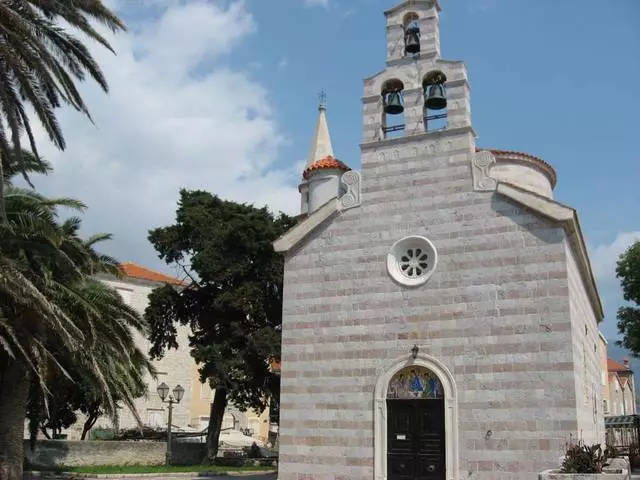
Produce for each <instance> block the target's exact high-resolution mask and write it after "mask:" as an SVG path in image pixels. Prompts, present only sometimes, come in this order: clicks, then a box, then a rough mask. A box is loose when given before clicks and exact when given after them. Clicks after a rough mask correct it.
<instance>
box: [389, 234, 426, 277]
mask: <svg viewBox="0 0 640 480" xmlns="http://www.w3.org/2000/svg"><path fill="white" fill-rule="evenodd" d="M437 262H438V254H437V252H436V249H435V247H434V246H433V244H432V243H431V242H430V241H429V240H428V239H427V238H425V237H420V236H410V237H405V238H403V239H401V240H398V241H397V242H396V243H394V244H393V246H392V247H391V251H390V252H389V254H388V255H387V271H388V272H389V275H391V277H392V278H393V279H394V280H395V281H396V282H398V283H400V284H402V285H406V286H409V287H416V286H418V285H422V284H423V283H425V282H426V281H427V280H428V279H429V277H430V276H431V275H432V274H433V272H434V270H435V268H436V264H437Z"/></svg>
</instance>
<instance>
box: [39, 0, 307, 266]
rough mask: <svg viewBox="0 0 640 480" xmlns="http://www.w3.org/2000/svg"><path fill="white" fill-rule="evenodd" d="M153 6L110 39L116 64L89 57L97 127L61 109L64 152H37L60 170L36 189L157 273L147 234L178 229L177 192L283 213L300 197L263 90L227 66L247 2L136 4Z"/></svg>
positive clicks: (244, 27)
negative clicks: (78, 206) (67, 201)
mask: <svg viewBox="0 0 640 480" xmlns="http://www.w3.org/2000/svg"><path fill="white" fill-rule="evenodd" d="M151 4H153V8H154V9H155V10H154V12H156V13H157V15H155V16H154V17H153V21H152V22H147V23H145V22H141V23H138V24H136V28H135V29H133V28H132V33H129V34H119V35H118V36H116V37H115V38H113V40H112V45H113V47H114V48H115V50H116V52H117V56H114V55H112V54H111V53H109V52H107V51H105V50H102V49H98V48H95V49H93V52H94V55H95V57H96V59H97V60H98V62H99V63H100V65H101V66H102V68H103V70H104V71H105V74H106V76H107V79H108V81H109V84H110V87H111V91H110V93H109V95H105V94H104V93H102V92H101V91H100V90H99V89H98V88H97V87H96V86H95V85H92V84H90V83H87V84H86V85H82V88H81V90H82V92H83V94H84V96H85V100H86V102H87V103H88V105H89V107H90V110H91V113H92V115H93V117H94V120H95V123H96V125H95V126H94V125H91V124H90V123H89V122H88V121H87V120H86V119H85V118H84V117H82V116H81V115H79V114H78V113H76V112H73V111H71V110H69V109H64V110H61V112H60V121H61V123H62V127H63V129H64V132H65V136H66V139H67V144H68V148H67V150H66V151H65V152H58V151H56V150H55V149H54V148H53V147H52V146H50V144H49V143H48V141H47V140H46V138H45V136H44V135H43V134H42V132H41V131H40V134H39V145H40V149H41V153H43V155H44V156H45V157H46V158H47V159H48V160H50V161H51V162H52V163H53V164H54V167H55V171H54V173H53V174H52V175H51V176H50V177H48V178H46V179H39V178H35V179H34V180H35V181H36V182H37V186H38V187H41V188H42V190H43V191H44V192H45V193H49V194H54V195H65V196H73V197H76V198H79V199H81V200H83V201H84V202H85V203H87V204H88V206H89V210H88V212H87V214H86V215H85V225H86V230H87V232H94V231H96V230H99V231H108V232H112V233H114V235H115V240H113V241H112V242H111V243H110V245H109V246H108V249H109V250H110V253H113V254H115V255H117V256H118V258H120V259H121V260H123V261H127V260H131V261H136V262H141V263H144V264H146V265H149V266H151V267H153V268H157V267H158V266H160V264H159V263H158V262H157V261H156V260H155V252H154V251H153V249H152V247H151V246H150V244H149V243H148V241H147V232H148V230H149V229H150V228H154V227H157V226H161V225H167V224H169V223H171V222H172V221H173V219H174V218H175V210H176V200H177V198H178V190H179V189H180V188H181V187H186V188H190V189H195V188H200V189H205V190H208V191H210V192H212V193H216V194H218V195H220V196H221V197H223V198H228V199H232V200H238V201H248V202H255V203H256V204H257V205H264V204H265V203H267V204H269V205H270V206H271V207H272V208H273V209H274V210H276V211H277V210H284V211H287V212H288V213H294V212H295V210H296V208H297V207H298V205H299V200H298V193H297V189H296V187H295V180H297V178H296V177H297V174H296V170H295V166H294V165H292V166H291V168H289V169H286V170H282V169H274V167H273V164H274V161H275V159H276V157H277V154H278V150H279V148H280V147H281V146H282V144H283V143H284V142H285V141H286V139H285V137H284V135H283V133H282V132H281V130H280V128H279V126H278V124H277V123H276V121H275V120H274V118H273V116H272V111H271V106H270V103H269V97H268V92H267V91H266V90H265V89H264V88H263V87H262V86H261V85H260V84H259V83H257V82H256V81H255V80H254V79H252V78H251V77H250V75H249V74H248V73H247V72H243V71H238V70H233V69H231V68H229V67H228V66H226V65H225V62H224V54H226V53H229V52H231V51H232V50H233V48H234V47H235V46H236V45H237V44H238V43H239V42H240V41H241V40H242V39H243V38H245V37H246V36H247V35H250V34H252V33H253V32H255V31H256V25H255V22H254V20H253V18H252V16H251V14H250V13H249V12H248V11H247V10H246V8H245V5H244V3H243V2H241V1H237V2H232V3H230V4H229V5H228V6H227V7H226V8H223V7H221V6H220V5H219V4H217V3H212V2H207V1H204V0H193V1H189V2H178V1H173V0H143V1H142V3H139V4H138V5H137V7H138V8H140V5H143V7H144V6H145V5H147V7H144V8H149V7H148V5H151ZM126 6H127V7H128V5H126ZM247 70H250V69H249V67H247Z"/></svg>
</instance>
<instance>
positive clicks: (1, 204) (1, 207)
mask: <svg viewBox="0 0 640 480" xmlns="http://www.w3.org/2000/svg"><path fill="white" fill-rule="evenodd" d="M4 188H5V183H4V167H3V165H2V156H1V155H0V224H2V225H6V224H7V223H9V219H8V218H7V207H6V202H5V198H4Z"/></svg>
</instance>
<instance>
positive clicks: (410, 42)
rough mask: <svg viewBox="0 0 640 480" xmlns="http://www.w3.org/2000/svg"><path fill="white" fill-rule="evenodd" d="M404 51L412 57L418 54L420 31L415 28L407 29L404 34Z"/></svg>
mask: <svg viewBox="0 0 640 480" xmlns="http://www.w3.org/2000/svg"><path fill="white" fill-rule="evenodd" d="M404 50H405V52H407V53H409V54H412V55H413V54H414V53H418V52H420V29H418V28H417V27H410V28H407V30H406V32H405V34H404Z"/></svg>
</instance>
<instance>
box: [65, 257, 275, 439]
mask: <svg viewBox="0 0 640 480" xmlns="http://www.w3.org/2000/svg"><path fill="white" fill-rule="evenodd" d="M122 272H123V274H124V275H123V276H122V277H120V278H116V277H114V276H108V275H98V276H97V278H98V279H99V280H101V281H103V282H104V283H106V284H107V285H109V286H111V287H113V288H115V289H116V290H117V291H118V293H120V295H121V296H122V298H123V299H124V301H125V302H126V303H127V304H128V305H130V306H131V307H133V308H134V309H135V310H136V311H137V312H138V313H139V314H141V315H143V314H144V311H145V309H146V308H147V305H148V304H149V294H150V293H151V292H152V291H153V290H154V289H155V288H157V287H159V286H162V285H164V284H166V283H168V284H170V285H174V286H176V287H182V286H186V285H187V283H186V282H184V281H182V280H180V279H178V278H175V277H172V276H169V275H165V274H164V273H160V272H156V271H154V270H150V269H148V268H146V267H143V266H141V265H138V264H135V263H132V262H128V263H123V264H122ZM176 329H177V341H178V345H179V347H178V348H177V349H176V350H169V351H167V352H166V354H165V355H164V357H163V358H162V359H160V360H155V361H153V364H154V366H155V367H156V369H157V375H158V376H157V379H153V378H151V376H148V378H147V389H148V393H147V395H146V396H143V397H141V398H138V399H136V401H135V406H136V410H137V412H138V415H139V416H140V419H141V420H142V423H143V424H144V425H145V426H149V427H155V428H162V429H164V428H166V426H167V415H168V410H167V404H165V403H163V402H162V401H161V400H160V397H159V395H158V393H157V387H158V385H159V384H160V383H162V382H164V383H166V384H167V385H168V386H169V388H170V389H171V390H173V389H174V388H175V387H176V386H177V385H181V386H182V387H183V388H184V396H183V398H182V400H181V402H180V403H179V404H177V405H174V407H173V417H172V425H173V429H174V431H202V430H204V429H205V428H206V427H207V425H208V423H209V412H210V409H211V402H212V401H213V396H214V390H212V389H211V388H210V387H209V385H208V384H206V383H205V384H202V383H200V378H199V373H198V365H197V364H196V362H195V361H194V359H193V357H192V356H191V349H190V348H189V334H190V329H189V327H188V326H182V325H179V326H177V327H176ZM136 343H137V344H138V347H139V348H140V349H141V350H142V351H144V352H145V353H146V354H148V352H149V349H150V347H151V344H150V342H149V340H148V339H147V338H146V337H144V336H143V335H139V334H136ZM112 426H113V425H112V424H111V421H110V420H109V419H108V418H106V417H103V418H101V419H99V420H98V422H97V423H96V425H95V426H94V428H99V427H102V428H111V427H112ZM136 426H137V423H136V421H135V418H134V417H133V415H132V414H131V412H130V411H129V409H127V408H122V409H120V410H119V414H118V428H119V429H128V428H134V427H136ZM222 426H223V428H225V429H227V428H228V429H234V430H243V431H245V432H246V433H249V434H250V435H251V436H253V437H254V438H256V439H258V440H261V441H263V442H266V441H267V440H268V436H269V433H268V431H269V409H266V410H265V411H264V412H263V413H262V414H258V413H256V412H253V411H248V412H240V411H239V410H238V409H237V408H235V407H234V406H232V405H229V406H228V407H227V409H226V412H225V416H224V420H223V425H222ZM81 432H82V420H80V421H78V423H76V424H75V425H73V426H72V427H71V428H70V429H69V430H68V431H66V432H65V433H66V434H67V435H68V438H69V439H78V438H79V437H80V434H81Z"/></svg>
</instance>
